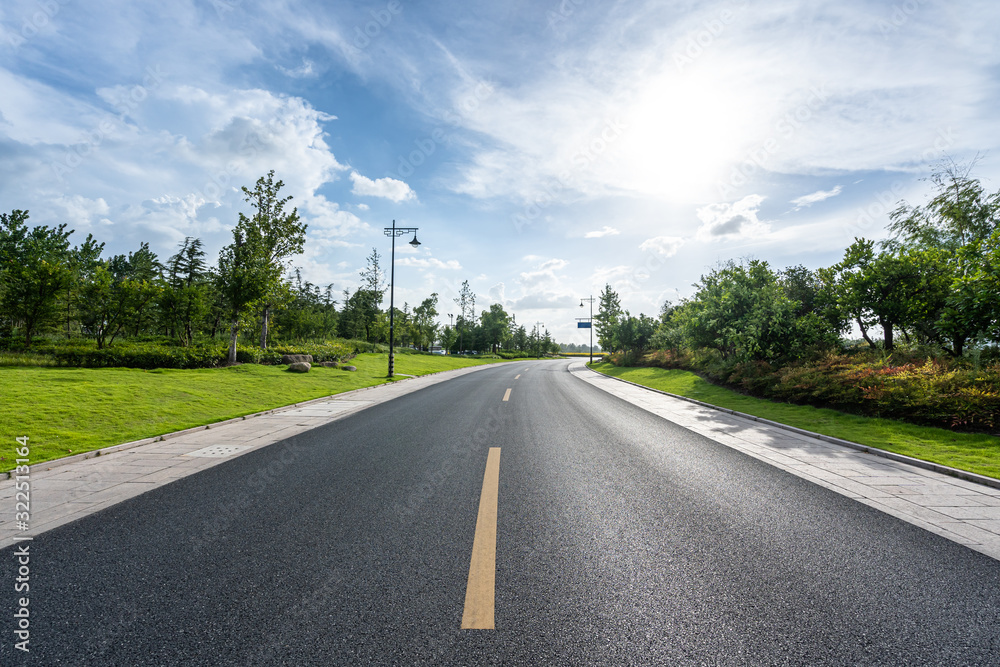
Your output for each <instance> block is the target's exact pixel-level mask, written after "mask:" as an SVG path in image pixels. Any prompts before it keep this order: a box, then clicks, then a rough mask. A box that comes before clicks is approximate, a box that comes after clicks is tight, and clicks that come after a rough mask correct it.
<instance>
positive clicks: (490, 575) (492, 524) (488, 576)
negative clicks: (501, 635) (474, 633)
mask: <svg viewBox="0 0 1000 667" xmlns="http://www.w3.org/2000/svg"><path fill="white" fill-rule="evenodd" d="M499 489H500V448H499V447H490V452H489V454H487V456H486V474H485V475H483V491H482V494H481V495H480V496H479V517H478V518H477V519H476V537H475V538H474V539H473V541H472V561H471V562H470V564H469V583H468V584H467V585H466V588H465V609H464V611H463V612H462V629H463V630H493V629H495V628H494V616H493V614H494V604H495V603H494V598H495V593H496V574H497V495H498V493H499Z"/></svg>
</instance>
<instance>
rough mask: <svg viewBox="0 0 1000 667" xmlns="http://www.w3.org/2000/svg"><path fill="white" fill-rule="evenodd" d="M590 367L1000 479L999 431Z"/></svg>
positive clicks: (667, 374)
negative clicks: (965, 429) (951, 427)
mask: <svg viewBox="0 0 1000 667" xmlns="http://www.w3.org/2000/svg"><path fill="white" fill-rule="evenodd" d="M591 368H593V369H594V370H596V371H600V372H601V373H605V374H607V375H612V376H614V377H620V378H622V379H623V380H629V381H630V382H635V383H636V384H641V385H644V386H646V387H652V388H653V389H659V390H661V391H666V392H670V393H671V394H677V395H679V396H687V397H689V398H694V399H697V400H699V401H704V402H705V403H711V404H712V405H718V406H719V407H723V408H729V409H731V410H738V411H740V412H745V413H747V414H751V415H754V416H756V417H763V418H764V419H770V420H773V421H776V422H781V423H782V424H788V425H789V426H796V427H798V428H804V429H807V430H809V431H813V432H815V433H822V434H823V435H829V436H833V437H835V438H842V439H843V440H850V441H851V442H857V443H860V444H862V445H868V446H870V447H878V448H879V449H885V450H887V451H890V452H895V453H897V454H904V455H906V456H912V457H914V458H917V459H923V460H925V461H933V462H934V463H939V464H941V465H946V466H950V467H952V468H959V469H960V470H967V471H969V472H974V473H978V474H980V475H987V476H989V477H996V478H1000V438H996V437H994V436H990V435H979V434H971V433H955V432H953V431H948V430H946V429H941V428H932V427H929V426H917V425H915V424H907V423H905V422H900V421H894V420H891V419H875V418H872V417H860V416H857V415H849V414H846V413H843V412H838V411H836V410H828V409H823V408H814V407H811V406H807V405H792V404H790V403H778V402H775V401H769V400H767V399H763V398H754V397H752V396H745V395H743V394H740V393H738V392H735V391H732V390H730V389H726V388H724V387H718V386H716V385H713V384H711V383H709V382H706V381H705V380H703V379H701V378H700V377H698V376H697V375H695V374H694V373H691V372H689V371H682V370H666V369H663V368H619V367H617V366H613V365H612V364H608V363H596V364H593V366H591Z"/></svg>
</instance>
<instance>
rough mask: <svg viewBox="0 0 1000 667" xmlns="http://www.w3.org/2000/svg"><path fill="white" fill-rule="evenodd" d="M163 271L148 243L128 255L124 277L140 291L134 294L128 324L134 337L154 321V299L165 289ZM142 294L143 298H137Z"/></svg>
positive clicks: (140, 245)
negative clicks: (161, 276) (162, 277)
mask: <svg viewBox="0 0 1000 667" xmlns="http://www.w3.org/2000/svg"><path fill="white" fill-rule="evenodd" d="M162 269H163V266H162V265H161V264H160V262H159V260H158V259H157V257H156V254H155V253H154V252H152V251H151V250H150V249H149V244H148V243H145V242H143V243H140V244H139V249H138V250H136V251H135V252H130V253H129V254H128V260H127V261H126V262H125V264H124V267H123V271H124V275H126V276H127V278H128V279H129V280H130V281H131V287H132V288H135V289H137V290H138V291H134V292H133V294H132V298H133V299H134V300H133V303H132V304H131V307H130V310H129V322H127V323H126V327H128V325H129V324H130V325H131V331H132V335H133V336H138V335H139V334H140V333H142V332H143V331H144V330H145V329H146V327H147V325H148V324H149V323H150V322H151V321H152V318H153V313H152V310H153V308H152V305H153V303H154V299H155V297H156V296H158V295H159V294H160V292H161V291H162V289H163V285H162V284H161V282H160V273H161V271H162ZM140 294H141V295H142V296H141V298H137V297H139V295H140Z"/></svg>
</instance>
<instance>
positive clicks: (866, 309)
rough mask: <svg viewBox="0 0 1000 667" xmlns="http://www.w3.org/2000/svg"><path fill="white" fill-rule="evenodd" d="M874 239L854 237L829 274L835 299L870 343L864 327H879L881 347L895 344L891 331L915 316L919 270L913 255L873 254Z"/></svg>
mask: <svg viewBox="0 0 1000 667" xmlns="http://www.w3.org/2000/svg"><path fill="white" fill-rule="evenodd" d="M874 245H875V244H874V242H873V241H869V240H866V239H855V240H854V243H852V244H851V246H850V247H849V248H848V249H847V250H846V251H845V253H844V259H843V260H842V261H841V262H840V263H839V264H837V265H836V266H835V267H833V268H832V273H829V274H828V275H829V276H830V278H829V279H830V280H831V281H832V282H833V284H834V289H835V293H836V295H837V297H836V298H837V300H838V303H839V305H840V306H841V308H842V309H843V310H844V312H847V313H849V314H850V317H851V318H852V319H853V320H854V322H855V323H856V324H857V325H858V327H859V328H860V330H861V336H862V337H863V338H864V339H865V341H866V342H867V343H868V344H869V345H870V346H871V347H873V348H874V347H876V345H875V342H874V341H873V340H872V339H871V337H870V336H869V335H868V329H870V328H871V327H872V326H875V325H878V326H880V327H882V337H883V347H884V349H885V350H887V351H891V350H892V349H893V348H894V347H895V338H894V330H895V328H896V327H897V326H901V325H907V324H910V323H911V322H913V321H914V319H915V318H916V315H915V312H916V308H915V305H916V304H915V301H914V299H915V297H917V296H918V295H919V293H920V285H921V278H920V270H919V266H918V264H917V263H916V262H914V261H913V258H912V257H910V256H908V255H905V254H896V253H892V252H888V251H883V252H880V253H878V254H876V253H875V249H874Z"/></svg>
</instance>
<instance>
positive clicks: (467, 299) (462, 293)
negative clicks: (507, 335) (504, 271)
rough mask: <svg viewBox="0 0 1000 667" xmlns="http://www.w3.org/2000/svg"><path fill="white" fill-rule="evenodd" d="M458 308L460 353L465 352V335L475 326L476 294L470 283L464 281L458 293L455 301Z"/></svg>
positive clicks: (457, 322)
mask: <svg viewBox="0 0 1000 667" xmlns="http://www.w3.org/2000/svg"><path fill="white" fill-rule="evenodd" d="M454 301H455V304H456V305H457V306H458V320H457V321H456V324H457V325H458V326H457V329H458V340H459V343H458V346H459V349H460V351H464V350H465V333H466V331H467V330H468V329H469V328H470V327H472V326H474V325H475V312H476V293H475V292H473V291H472V288H471V287H469V281H468V280H464V281H462V288H461V289H460V290H459V291H458V296H457V297H455V299H454Z"/></svg>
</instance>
